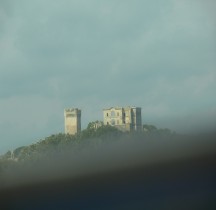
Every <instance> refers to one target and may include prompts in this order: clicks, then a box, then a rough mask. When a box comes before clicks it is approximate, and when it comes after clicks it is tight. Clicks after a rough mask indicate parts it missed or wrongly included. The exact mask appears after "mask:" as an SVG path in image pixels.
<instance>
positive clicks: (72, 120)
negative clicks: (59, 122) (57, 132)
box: [64, 108, 81, 134]
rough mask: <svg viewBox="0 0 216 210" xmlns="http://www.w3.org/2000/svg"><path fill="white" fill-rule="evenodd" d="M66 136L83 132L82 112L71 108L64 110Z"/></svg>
mask: <svg viewBox="0 0 216 210" xmlns="http://www.w3.org/2000/svg"><path fill="white" fill-rule="evenodd" d="M64 119H65V134H76V133H78V132H80V131H81V110H80V109H77V108H75V109H74V108H70V109H65V110H64Z"/></svg>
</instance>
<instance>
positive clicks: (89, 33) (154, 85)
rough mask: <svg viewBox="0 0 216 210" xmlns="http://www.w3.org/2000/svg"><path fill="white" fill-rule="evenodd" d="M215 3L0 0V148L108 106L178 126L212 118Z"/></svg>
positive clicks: (211, 123)
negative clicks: (68, 116) (75, 111)
mask: <svg viewBox="0 0 216 210" xmlns="http://www.w3.org/2000/svg"><path fill="white" fill-rule="evenodd" d="M215 10H216V3H215V1H214V0H181V1H179V0H163V1H161V0H154V1H145V0H133V1H129V0H124V1H123V0H118V1H114V0H109V1H103V0H91V1H89V0H79V1H78V0H62V1H57V0H37V1H29V0H20V1H15V0H0V134H1V142H0V153H1V152H5V151H6V150H8V149H12V148H13V147H17V146H20V145H25V144H30V143H32V142H34V141H36V140H38V139H40V138H44V137H45V136H48V135H50V134H53V133H59V132H63V122H64V121H63V109H64V108H65V107H79V108H81V109H82V120H83V128H84V127H85V126H86V125H87V123H88V122H89V121H93V120H97V119H99V120H102V109H103V108H106V107H110V106H116V105H118V106H125V105H135V106H140V107H142V113H143V123H150V124H154V125H156V126H158V127H168V128H171V129H173V130H176V131H184V130H193V129H196V128H201V127H202V128H203V127H205V126H208V127H211V128H214V127H215V125H216V97H215V92H216V91H215V90H216V38H215V37H216V15H215Z"/></svg>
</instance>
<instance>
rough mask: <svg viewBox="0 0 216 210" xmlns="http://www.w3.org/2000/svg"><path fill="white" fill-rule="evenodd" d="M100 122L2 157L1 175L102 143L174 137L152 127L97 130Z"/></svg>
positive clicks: (107, 127) (0, 158)
mask: <svg viewBox="0 0 216 210" xmlns="http://www.w3.org/2000/svg"><path fill="white" fill-rule="evenodd" d="M98 123H99V122H98V121H96V122H91V123H89V124H88V127H87V128H86V129H85V130H83V131H81V132H80V133H77V134H75V135H69V134H62V133H59V134H55V135H51V136H49V137H47V138H45V139H41V140H39V141H38V142H36V143H34V144H31V145H29V146H23V147H19V148H17V149H15V150H14V151H8V152H7V153H6V154H4V155H3V156H1V157H0V171H1V170H3V169H4V168H7V167H9V166H11V165H12V166H13V165H19V164H22V163H24V162H29V161H30V162H37V161H40V160H43V159H44V158H49V157H51V156H52V154H53V155H55V154H61V153H64V152H66V151H70V152H79V151H81V150H83V149H86V148H95V149H97V148H98V147H99V146H100V145H101V144H102V143H110V142H113V141H114V142H115V141H124V139H132V140H136V139H139V140H143V139H145V138H146V137H151V136H158V137H162V136H165V137H166V136H171V135H175V133H174V132H172V131H170V130H169V129H158V128H156V127H155V126H153V125H143V132H139V133H138V132H121V131H119V130H118V129H117V128H115V127H113V126H110V125H101V126H99V127H97V126H96V125H98Z"/></svg>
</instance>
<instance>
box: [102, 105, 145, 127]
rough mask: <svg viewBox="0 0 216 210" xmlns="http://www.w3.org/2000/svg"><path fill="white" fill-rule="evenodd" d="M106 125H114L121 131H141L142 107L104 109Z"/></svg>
mask: <svg viewBox="0 0 216 210" xmlns="http://www.w3.org/2000/svg"><path fill="white" fill-rule="evenodd" d="M103 119H104V125H112V126H115V127H116V128H118V129H119V130H121V131H141V130H142V113H141V108H140V107H125V108H124V107H111V108H109V109H104V110H103Z"/></svg>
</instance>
